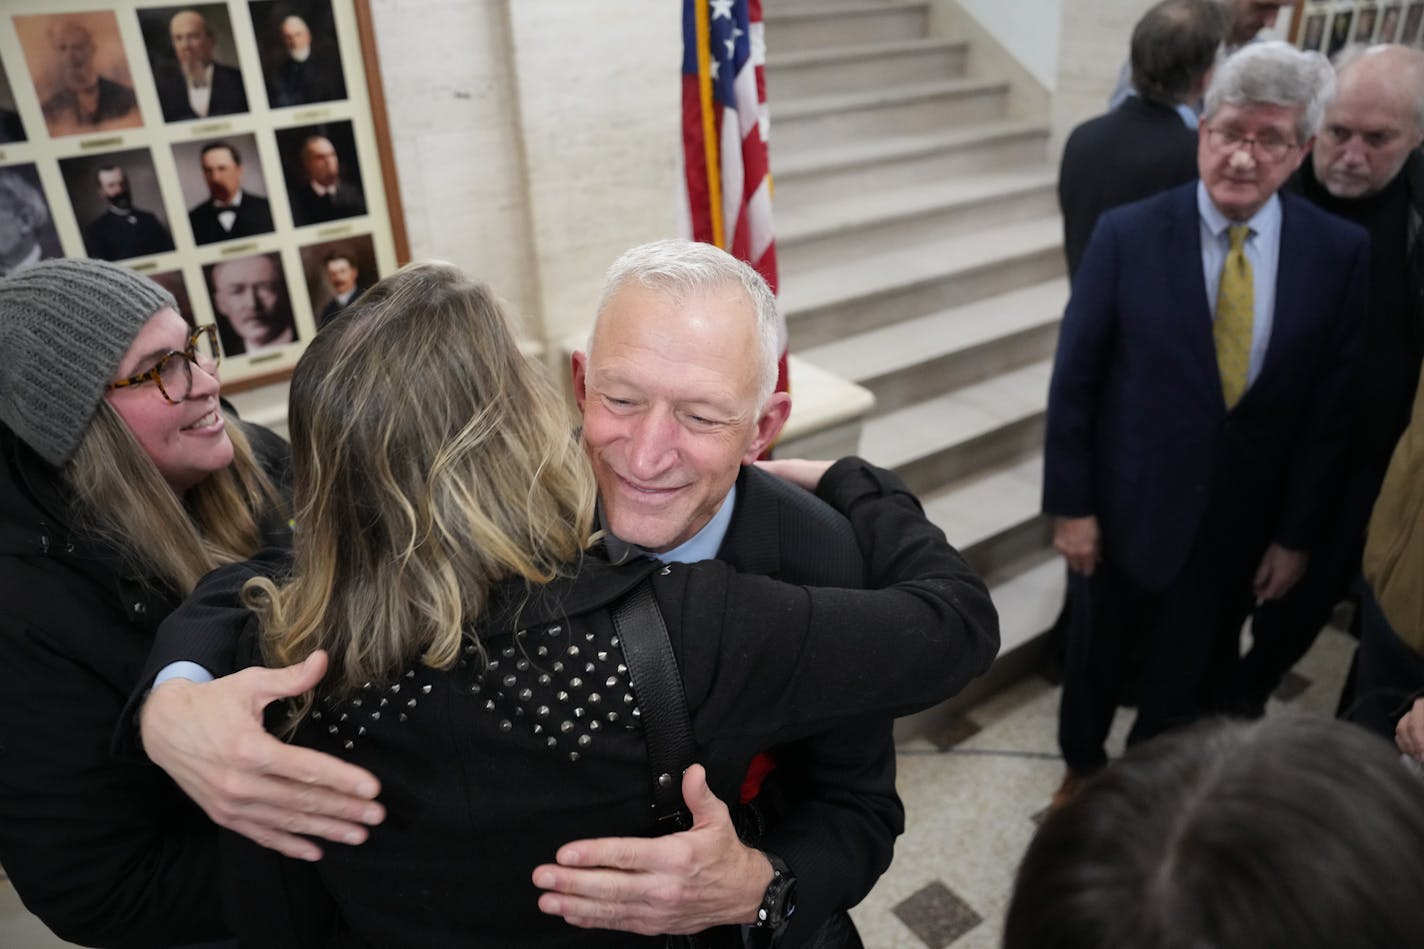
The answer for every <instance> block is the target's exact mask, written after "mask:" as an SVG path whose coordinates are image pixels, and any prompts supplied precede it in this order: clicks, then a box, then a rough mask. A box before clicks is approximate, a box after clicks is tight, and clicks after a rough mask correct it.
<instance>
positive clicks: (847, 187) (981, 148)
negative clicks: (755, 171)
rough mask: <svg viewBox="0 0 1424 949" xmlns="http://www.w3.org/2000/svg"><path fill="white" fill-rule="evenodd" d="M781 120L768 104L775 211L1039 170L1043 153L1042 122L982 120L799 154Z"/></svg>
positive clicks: (820, 147)
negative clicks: (782, 132)
mask: <svg viewBox="0 0 1424 949" xmlns="http://www.w3.org/2000/svg"><path fill="white" fill-rule="evenodd" d="M778 116H779V112H778V111H777V109H776V108H775V107H773V112H772V129H773V130H772V133H771V170H772V175H773V178H772V180H773V181H774V183H775V186H776V192H775V199H774V200H775V203H776V206H777V207H778V208H780V207H787V208H796V207H810V206H813V205H817V204H821V203H826V202H836V201H842V200H845V198H846V196H847V195H859V194H867V193H873V192H876V191H878V190H884V189H890V188H904V187H910V186H912V185H916V184H928V183H934V182H941V181H947V180H952V179H955V178H958V177H963V176H965V175H972V174H978V173H981V172H989V171H1000V170H1003V169H1005V168H1014V167H1020V166H1025V165H1031V164H1032V165H1039V164H1042V163H1043V162H1044V161H1045V160H1046V159H1047V156H1048V134H1049V129H1048V125H1047V124H1046V123H1044V122H1035V121H1019V120H1003V121H993V122H981V123H976V124H974V125H968V126H964V127H961V128H952V129H939V130H936V131H933V132H928V133H924V134H918V135H896V136H880V137H874V138H869V139H866V140H864V141H858V142H850V143H846V144H836V143H832V142H825V143H820V144H818V145H817V146H815V147H813V148H807V149H804V150H802V151H799V152H798V151H797V150H795V149H791V148H787V147H785V144H784V143H783V142H782V141H781V140H780V139H779V138H778V135H777V131H776V129H777V128H778V126H777V122H779V117H778Z"/></svg>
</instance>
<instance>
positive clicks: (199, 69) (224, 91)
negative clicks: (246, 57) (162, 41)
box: [153, 10, 247, 122]
mask: <svg viewBox="0 0 1424 949" xmlns="http://www.w3.org/2000/svg"><path fill="white" fill-rule="evenodd" d="M168 35H169V38H170V39H171V40H172V41H173V55H174V57H175V59H176V60H177V68H176V69H175V68H167V69H161V70H158V71H156V72H155V73H154V77H153V82H154V85H155V86H156V87H157V88H158V104H159V105H160V106H162V108H163V121H165V122H177V121H180V120H183V119H202V118H207V117H208V116H212V115H233V114H236V113H239V112H246V111H247V90H246V89H244V88H243V85H242V73H241V72H239V71H238V70H236V69H234V68H233V67H232V66H224V65H223V64H222V63H219V62H216V61H215V60H214V59H213V50H214V47H215V45H216V40H215V38H214V37H213V29H212V27H211V26H210V25H209V24H208V21H207V18H206V17H204V16H203V15H202V14H201V13H199V12H198V11H196V10H180V11H179V12H177V13H175V14H173V19H171V20H170V21H169V22H168Z"/></svg>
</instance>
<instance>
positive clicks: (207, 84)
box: [183, 63, 213, 89]
mask: <svg viewBox="0 0 1424 949" xmlns="http://www.w3.org/2000/svg"><path fill="white" fill-rule="evenodd" d="M183 78H184V80H186V81H187V82H188V88H189V89H211V88H212V87H213V64H212V63H208V64H207V65H206V66H204V67H203V82H202V84H201V85H199V84H196V83H194V82H192V81H191V80H188V77H187V76H184V77H183Z"/></svg>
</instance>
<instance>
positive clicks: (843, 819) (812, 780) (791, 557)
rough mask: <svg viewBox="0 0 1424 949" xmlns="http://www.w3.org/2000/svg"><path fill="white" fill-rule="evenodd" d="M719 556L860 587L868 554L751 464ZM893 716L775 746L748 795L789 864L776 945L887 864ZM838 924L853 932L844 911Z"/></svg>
mask: <svg viewBox="0 0 1424 949" xmlns="http://www.w3.org/2000/svg"><path fill="white" fill-rule="evenodd" d="M717 559H718V560H721V561H724V562H725V563H728V564H731V565H732V566H733V567H735V568H737V569H738V570H740V571H742V572H743V573H753V574H757V575H760V576H765V577H771V578H772V579H775V580H783V581H785V582H787V583H797V584H805V585H806V586H816V587H847V588H851V589H863V588H864V587H865V560H864V558H863V557H862V556H861V552H860V547H859V545H858V544H857V543H856V538H855V532H854V531H853V530H852V528H851V525H850V522H849V521H848V520H846V518H845V516H844V515H842V514H841V513H840V512H838V511H836V510H835V509H834V508H832V507H830V506H829V505H828V504H825V503H824V502H822V501H821V500H820V499H818V498H816V497H814V496H813V495H811V494H810V493H809V492H806V491H803V490H801V489H800V488H798V487H795V486H794V485H791V484H789V483H787V482H785V481H782V480H781V479H779V478H775V477H772V476H770V475H768V474H766V473H765V472H763V471H761V470H760V469H759V468H756V467H754V466H748V467H744V468H742V470H741V472H740V474H739V475H738V477H737V502H736V507H735V508H734V509H733V511H732V520H731V523H730V524H729V525H728V527H727V534H726V536H725V537H724V538H723V540H722V546H721V548H720V549H719V550H718V551H717ZM893 724H894V723H893V720H892V719H890V718H888V717H885V718H878V719H868V720H865V721H858V722H846V723H844V724H842V725H840V726H838V727H837V728H835V729H834V730H831V731H826V732H823V733H821V734H819V735H813V736H811V737H809V738H806V739H803V740H801V741H798V742H793V743H792V744H789V745H784V746H781V747H779V748H776V749H774V759H775V761H776V765H777V767H776V771H775V772H773V773H772V775H771V776H770V777H768V778H767V779H766V782H765V784H764V787H763V793H762V794H761V795H760V796H759V797H758V798H757V802H756V804H755V805H754V809H755V811H756V812H757V814H758V815H759V821H754V822H752V823H753V826H755V824H756V823H759V822H760V823H765V824H766V825H767V830H766V832H765V834H763V835H762V837H761V838H760V839H759V840H756V841H754V842H755V844H756V846H757V847H758V848H759V849H761V850H765V851H768V852H770V853H774V854H776V855H777V856H779V857H781V858H782V859H783V860H785V861H786V863H787V865H788V866H789V867H791V869H792V870H793V871H794V872H795V873H796V877H797V889H796V904H797V909H796V914H795V915H794V916H793V917H792V920H791V924H790V925H789V926H788V928H787V931H786V934H785V936H784V937H783V945H787V946H795V945H799V944H800V943H801V942H802V941H803V940H804V939H805V938H806V937H807V936H809V935H810V934H811V932H812V931H814V930H815V929H817V928H818V927H819V926H820V925H822V924H823V923H824V922H825V921H826V920H827V919H829V918H830V917H831V916H832V915H834V914H835V913H836V912H838V911H842V910H846V909H849V908H850V907H851V906H854V905H855V904H856V903H859V902H860V901H861V900H862V899H864V898H865V896H866V894H868V893H869V892H870V889H871V887H873V886H874V885H875V881H876V880H878V879H880V875H881V874H883V873H884V872H885V869H886V867H888V866H889V865H890V859H891V857H892V855H893V853H894V849H895V838H896V837H898V836H899V835H900V834H902V833H904V830H905V808H904V805H903V804H902V803H901V802H900V797H899V795H898V794H897V793H896V791H895V743H894V738H893ZM841 925H842V926H844V927H845V928H846V929H847V930H849V931H851V932H853V931H854V926H853V924H851V923H850V921H849V920H844V921H843V922H842V924H841ZM823 938H826V937H823ZM840 944H841V943H835V944H832V943H828V942H818V943H817V947H818V949H836V946H838V945H840ZM852 944H853V943H852Z"/></svg>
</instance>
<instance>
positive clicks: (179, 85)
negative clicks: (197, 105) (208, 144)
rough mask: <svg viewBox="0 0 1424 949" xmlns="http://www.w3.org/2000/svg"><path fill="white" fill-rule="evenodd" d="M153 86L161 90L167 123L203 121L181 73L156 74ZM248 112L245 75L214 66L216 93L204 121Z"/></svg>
mask: <svg viewBox="0 0 1424 949" xmlns="http://www.w3.org/2000/svg"><path fill="white" fill-rule="evenodd" d="M153 84H154V85H155V86H156V87H157V88H158V104H159V106H160V107H162V109H163V121H165V122H180V121H182V120H184V119H196V118H198V117H199V116H198V114H197V113H196V112H194V111H193V106H192V104H191V103H190V102H189V101H188V81H187V79H185V78H184V77H183V73H182V72H181V71H180V70H178V69H165V70H162V71H160V72H158V73H156V74H155V75H154V77H153ZM246 111H247V90H246V89H245V88H243V85H242V73H241V72H239V71H238V70H237V69H234V68H233V67H232V66H224V65H223V64H222V63H213V92H212V96H211V97H210V98H209V99H208V114H207V115H206V116H204V118H212V117H213V116H217V115H237V114H238V113H241V112H246Z"/></svg>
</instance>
